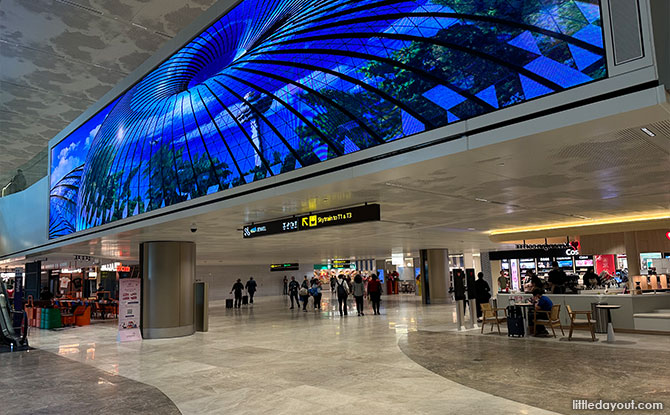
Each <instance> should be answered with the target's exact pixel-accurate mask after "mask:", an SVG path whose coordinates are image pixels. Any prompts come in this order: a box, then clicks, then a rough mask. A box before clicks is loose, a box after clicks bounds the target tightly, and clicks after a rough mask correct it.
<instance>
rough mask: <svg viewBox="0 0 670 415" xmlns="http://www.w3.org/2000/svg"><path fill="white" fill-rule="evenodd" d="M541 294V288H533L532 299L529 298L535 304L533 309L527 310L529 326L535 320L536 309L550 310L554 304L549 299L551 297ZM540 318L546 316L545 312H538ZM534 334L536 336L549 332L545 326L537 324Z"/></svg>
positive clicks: (545, 334) (542, 292)
mask: <svg viewBox="0 0 670 415" xmlns="http://www.w3.org/2000/svg"><path fill="white" fill-rule="evenodd" d="M543 294H544V290H542V289H541V288H535V289H533V299H532V300H531V302H533V303H534V304H535V310H531V311H530V312H529V316H528V317H529V318H528V322H529V324H530V326H531V327H532V326H533V325H534V324H533V323H534V322H535V316H536V315H537V311H540V310H541V311H551V307H553V306H554V303H553V302H552V301H551V299H549V297H547V296H545V295H543ZM540 318H541V319H545V318H547V314H546V313H540ZM535 335H536V336H548V335H549V332H548V331H547V328H546V327H544V326H542V325H538V326H537V332H536V333H535Z"/></svg>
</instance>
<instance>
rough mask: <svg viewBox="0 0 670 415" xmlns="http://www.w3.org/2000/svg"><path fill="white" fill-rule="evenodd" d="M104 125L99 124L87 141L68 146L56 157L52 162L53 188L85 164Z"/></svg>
mask: <svg viewBox="0 0 670 415" xmlns="http://www.w3.org/2000/svg"><path fill="white" fill-rule="evenodd" d="M101 126H102V123H100V124H98V125H97V126H96V127H95V128H93V129H92V130H91V131H90V132H89V133H88V136H86V139H84V140H79V141H73V142H72V143H70V144H69V145H68V146H66V147H64V148H63V149H61V151H60V152H58V155H57V156H56V160H53V161H52V165H53V166H54V168H53V170H52V171H51V187H52V188H53V186H54V185H55V184H56V183H58V181H59V180H61V179H62V178H63V177H65V175H66V174H68V173H70V172H71V171H72V170H74V169H76V168H77V167H79V166H81V165H82V164H84V162H85V161H86V154H88V149H89V148H90V146H91V143H93V139H94V138H95V135H96V134H97V133H98V130H100V127H101Z"/></svg>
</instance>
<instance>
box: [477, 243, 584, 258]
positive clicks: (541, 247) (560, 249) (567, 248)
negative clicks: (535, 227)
mask: <svg viewBox="0 0 670 415" xmlns="http://www.w3.org/2000/svg"><path fill="white" fill-rule="evenodd" d="M516 248H517V249H515V250H511V251H492V252H490V253H489V258H490V259H491V260H493V261H500V260H503V259H512V258H517V259H519V258H547V257H550V258H556V257H559V256H578V255H580V252H579V241H572V242H570V243H569V244H568V243H565V244H517V245H516Z"/></svg>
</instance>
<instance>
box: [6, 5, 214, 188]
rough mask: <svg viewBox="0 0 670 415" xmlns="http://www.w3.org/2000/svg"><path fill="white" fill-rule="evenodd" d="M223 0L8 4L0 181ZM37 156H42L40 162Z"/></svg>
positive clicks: (30, 173) (40, 165)
mask: <svg viewBox="0 0 670 415" xmlns="http://www.w3.org/2000/svg"><path fill="white" fill-rule="evenodd" d="M215 1H216V0H3V1H2V7H0V67H1V69H0V126H2V135H0V148H1V149H2V151H1V152H0V182H2V183H4V182H6V180H5V179H6V178H7V177H11V175H13V173H14V171H15V170H16V168H18V167H20V166H22V167H23V168H24V172H25V173H26V176H27V178H28V180H29V182H32V181H33V180H35V179H38V178H39V177H43V176H44V175H45V174H46V171H47V165H46V164H47V159H46V148H47V143H48V141H49V140H50V139H51V138H53V137H54V136H55V135H56V134H57V133H59V132H60V131H61V130H62V129H63V128H65V127H66V126H67V125H68V124H69V123H70V122H72V121H73V120H74V119H75V118H76V117H78V116H79V115H80V114H81V113H83V112H84V111H85V110H86V109H87V108H88V107H89V106H91V105H92V104H93V103H94V102H96V101H97V100H98V99H100V98H101V97H102V96H103V95H104V94H105V93H106V92H107V91H109V90H110V89H111V88H112V87H113V86H114V85H116V84H117V83H119V82H120V81H121V80H122V79H123V78H125V77H126V76H127V75H128V74H129V73H131V72H132V71H133V70H135V69H136V68H137V67H138V66H139V65H140V64H142V63H143V62H144V61H145V60H146V59H147V58H149V57H150V56H151V55H153V54H154V53H155V52H156V51H157V50H158V49H159V47H160V46H162V45H163V44H164V43H165V42H166V41H167V40H169V39H170V38H172V37H173V36H174V35H175V34H177V33H178V32H179V31H180V30H181V29H182V28H184V27H185V26H186V25H187V24H189V23H190V22H191V21H192V20H193V19H195V18H196V17H197V16H199V15H200V14H201V13H202V12H203V11H205V10H206V9H207V8H209V6H211V5H212V4H213V3H215ZM36 155H37V156H36Z"/></svg>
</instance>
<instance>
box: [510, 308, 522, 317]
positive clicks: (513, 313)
mask: <svg viewBox="0 0 670 415" xmlns="http://www.w3.org/2000/svg"><path fill="white" fill-rule="evenodd" d="M522 313H523V312H522V311H521V306H518V305H509V306H507V317H513V318H515V317H521V318H523V314H522Z"/></svg>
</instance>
